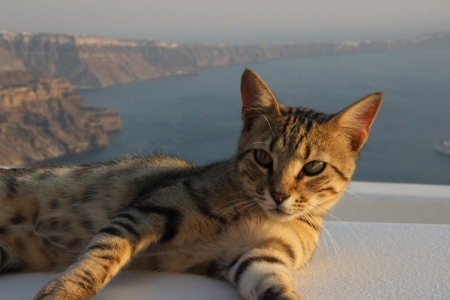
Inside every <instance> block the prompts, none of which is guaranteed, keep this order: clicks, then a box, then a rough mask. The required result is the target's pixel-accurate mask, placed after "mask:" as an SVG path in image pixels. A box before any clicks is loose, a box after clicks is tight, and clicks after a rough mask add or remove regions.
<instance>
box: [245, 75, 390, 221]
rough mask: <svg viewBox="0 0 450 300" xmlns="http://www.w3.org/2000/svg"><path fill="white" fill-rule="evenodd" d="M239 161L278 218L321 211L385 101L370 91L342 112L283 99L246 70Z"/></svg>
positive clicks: (338, 191)
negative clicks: (288, 104)
mask: <svg viewBox="0 0 450 300" xmlns="http://www.w3.org/2000/svg"><path fill="white" fill-rule="evenodd" d="M241 96H242V119H243V122H244V128H243V130H242V134H241V138H240V140H239V146H238V153H237V160H238V170H239V176H240V178H241V180H242V182H243V184H244V188H245V189H246V191H247V192H248V194H249V195H250V196H251V197H252V198H253V199H255V201H256V202H257V203H258V204H259V205H260V206H261V207H262V208H263V209H264V210H265V211H266V212H267V214H268V215H269V216H271V217H272V218H274V219H276V220H279V221H287V220H291V219H293V218H297V217H305V216H306V217H307V216H317V215H320V216H322V215H323V214H324V213H325V212H326V210H328V209H330V208H331V207H332V206H333V205H334V204H335V203H336V202H337V201H338V199H339V198H340V197H341V195H342V194H343V193H344V191H345V189H346V187H347V184H348V183H349V181H350V178H351V177H352V174H353V171H354V169H355V165H356V159H357V158H358V154H359V151H360V150H361V148H362V147H363V145H364V143H365V141H366V139H367V137H368V134H369V128H370V126H371V125H372V122H373V120H374V118H375V116H376V114H377V112H378V109H379V107H380V105H381V99H382V94H381V93H377V94H371V95H369V96H367V97H365V98H363V99H361V100H359V101H357V102H356V103H354V104H353V105H351V106H349V107H347V108H346V109H344V110H343V111H341V112H340V113H337V114H331V115H329V114H324V113H321V112H318V111H315V110H311V109H308V108H300V107H285V106H283V105H282V104H280V103H279V102H278V101H277V100H276V99H275V97H274V96H273V94H272V93H271V91H270V90H269V88H268V87H267V85H266V84H265V83H264V81H263V80H262V79H261V78H260V77H259V76H258V75H257V74H256V73H254V72H252V71H250V70H245V71H244V73H243V75H242V79H241Z"/></svg>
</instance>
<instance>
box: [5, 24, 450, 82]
mask: <svg viewBox="0 0 450 300" xmlns="http://www.w3.org/2000/svg"><path fill="white" fill-rule="evenodd" d="M424 47H447V48H448V47H450V32H446V33H437V34H427V35H421V36H418V37H414V38H410V39H396V40H384V41H365V42H337V43H310V44H308V43H297V44H293V43H278V44H267V45H247V46H245V45H244V46H229V45H223V44H177V43H166V42H161V41H153V40H118V39H110V38H102V37H89V36H76V35H67V34H30V33H15V32H0V71H8V70H31V71H35V70H38V71H42V72H45V73H48V74H51V75H53V76H63V77H65V78H67V79H68V80H69V81H70V82H71V83H72V84H73V85H75V86H83V87H107V86H111V85H115V84H121V83H127V82H132V81H138V80H148V79H153V78H158V77H163V76H172V75H180V74H191V73H196V72H199V70H200V69H201V68H204V67H214V66H224V65H231V64H252V63H260V62H264V61H266V60H269V59H276V58H294V57H305V56H313V55H339V54H351V53H360V52H373V51H395V50H401V49H415V48H424Z"/></svg>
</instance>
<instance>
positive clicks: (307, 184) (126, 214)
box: [0, 70, 381, 299]
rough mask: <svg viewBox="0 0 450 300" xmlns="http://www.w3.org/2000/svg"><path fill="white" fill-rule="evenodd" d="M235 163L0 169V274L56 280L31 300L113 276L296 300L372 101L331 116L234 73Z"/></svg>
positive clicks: (85, 291) (377, 97)
mask: <svg viewBox="0 0 450 300" xmlns="http://www.w3.org/2000/svg"><path fill="white" fill-rule="evenodd" d="M241 94H242V104H243V105H242V117H243V121H244V129H243V131H242V135H241V138H240V140H239V144H238V150H237V153H236V155H235V156H234V157H232V158H231V159H229V160H226V161H223V162H219V163H216V164H212V165H208V166H203V167H197V166H194V165H192V164H190V163H188V162H186V161H183V160H180V159H177V158H173V157H169V156H149V157H132V158H126V159H121V160H115V161H111V162H107V163H96V164H89V165H81V166H49V167H34V168H24V169H11V170H1V171H0V208H1V209H0V273H5V272H9V271H24V272H25V271H26V272H29V271H64V270H65V271H64V272H63V273H62V274H61V275H60V276H59V277H58V278H56V279H55V280H53V281H51V282H50V283H48V284H47V286H45V287H44V288H43V289H42V290H41V292H40V293H39V294H38V295H37V296H36V298H35V299H89V298H91V297H93V296H94V295H95V294H96V293H97V292H98V291H99V290H100V289H101V288H102V287H103V286H104V285H105V284H107V282H108V281H109V279H111V278H112V277H113V276H114V275H115V274H116V273H117V272H118V271H119V270H120V269H121V268H123V267H126V266H127V267H128V268H137V269H148V270H153V271H167V272H188V273H196V274H204V275H208V276H211V277H215V278H221V279H224V280H228V281H229V282H230V283H232V284H233V285H235V286H236V287H237V288H238V290H239V291H240V293H241V294H242V295H243V297H244V298H246V299H299V297H298V295H297V293H296V292H295V290H294V287H293V283H292V278H291V274H290V271H291V270H294V269H297V268H299V267H300V266H301V265H303V264H304V263H305V262H306V261H308V259H309V258H310V257H311V255H312V254H313V252H314V250H315V248H316V246H317V242H318V239H319V234H320V230H321V226H322V222H323V215H324V214H325V213H326V211H327V210H328V209H329V208H331V207H332V206H333V205H334V204H335V203H336V202H337V200H338V199H339V197H340V196H341V195H342V193H343V192H344V191H345V189H346V186H347V184H348V182H349V180H350V178H351V176H352V173H353V170H354V168H355V163H356V159H357V157H358V153H359V151H360V150H361V148H362V146H363V144H364V142H365V140H366V139H367V136H368V132H369V128H370V126H371V124H372V121H373V119H374V117H375V115H376V113H377V111H378V108H379V106H380V104H381V94H372V95H369V96H367V97H366V98H364V99H362V100H360V101H359V102H357V103H355V104H353V105H352V106H350V107H348V108H347V109H345V110H344V111H342V112H341V113H339V114H335V115H326V114H323V113H320V112H317V111H313V110H310V109H306V108H287V107H284V106H283V105H282V104H280V103H278V102H277V101H276V99H275V97H274V96H273V95H272V93H271V92H270V90H269V88H268V87H267V86H266V85H265V83H264V82H263V81H262V80H261V78H259V77H258V75H256V74H255V73H253V72H252V71H250V70H246V71H245V72H244V74H243V75H242V82H241Z"/></svg>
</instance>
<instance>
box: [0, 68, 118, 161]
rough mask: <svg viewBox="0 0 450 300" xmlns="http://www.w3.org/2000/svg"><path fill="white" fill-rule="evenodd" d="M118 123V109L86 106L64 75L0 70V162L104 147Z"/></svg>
mask: <svg viewBox="0 0 450 300" xmlns="http://www.w3.org/2000/svg"><path fill="white" fill-rule="evenodd" d="M120 128H121V124H120V117H119V115H118V113H117V112H116V111H109V110H106V109H102V108H93V107H87V106H86V105H85V103H84V101H83V99H82V98H81V97H80V95H79V94H77V93H76V92H74V91H73V89H72V87H71V85H70V83H69V82H68V81H67V80H66V79H64V78H54V77H51V76H49V75H46V74H43V73H40V72H26V71H9V72H3V73H0V165H23V164H26V163H29V162H32V161H39V160H44V159H47V158H51V157H57V156H62V155H67V154H72V153H79V152H82V151H87V150H93V149H98V148H102V147H104V146H106V145H107V144H108V143H109V139H108V135H107V132H108V131H112V130H119V129H120Z"/></svg>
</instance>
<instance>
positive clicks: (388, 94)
mask: <svg viewBox="0 0 450 300" xmlns="http://www.w3.org/2000/svg"><path fill="white" fill-rule="evenodd" d="M244 68H250V69H252V70H254V71H255V72H257V73H258V74H259V75H260V76H261V77H262V78H263V79H264V81H265V82H266V83H267V84H268V86H269V87H270V88H271V90H272V92H273V93H274V95H275V96H276V97H277V99H278V100H279V101H280V102H281V103H283V104H285V105H292V106H302V107H303V106H304V107H310V108H313V109H317V110H321V111H323V112H327V113H333V112H338V111H340V110H342V109H343V108H345V107H346V106H348V105H350V104H351V103H353V102H354V101H356V100H359V99H361V98H362V97H364V96H366V95H368V94H370V93H374V92H380V91H381V92H383V94H384V99H383V104H382V107H381V110H380V112H379V114H378V116H377V118H376V120H375V122H374V124H373V126H372V128H371V132H370V136H369V139H368V141H367V143H366V145H365V146H364V148H363V150H362V152H361V155H360V158H359V160H358V165H357V169H356V171H355V174H354V176H353V180H356V181H372V182H398V183H422V184H445V185H449V184H450V156H448V155H444V154H441V153H438V152H437V151H436V150H435V144H436V142H438V141H439V140H440V139H444V138H450V49H436V50H428V49H427V50H425V49H422V50H411V51H396V52H380V53H363V54H350V55H335V56H317V57H305V58H296V59H278V60H270V61H267V62H265V63H262V64H254V65H237V66H226V67H217V68H206V69H202V70H201V72H200V73H199V74H195V75H185V76H176V77H167V78H160V79H155V80H150V81H142V82H134V83H130V84H124V85H118V86H113V87H109V88H104V89H87V90H79V91H78V92H79V93H80V94H81V95H82V97H83V98H84V99H85V101H86V103H87V105H89V106H97V107H106V108H109V109H115V110H118V111H119V113H120V116H121V118H122V124H123V130H122V131H120V132H116V133H113V134H111V136H110V138H111V143H110V144H109V145H108V146H107V147H106V148H104V149H101V150H97V151H91V152H86V153H81V154H77V155H70V156H66V157H60V158H56V159H51V160H48V161H45V162H41V163H40V164H60V163H63V164H84V163H90V162H97V161H105V160H110V159H114V158H118V157H124V156H130V155H147V154H152V153H153V154H154V153H168V154H171V155H175V156H179V157H182V158H185V159H187V160H189V161H191V162H194V163H197V164H208V163H211V162H215V161H218V160H223V159H227V158H229V157H231V156H232V155H233V154H234V153H235V150H236V145H237V139H238V137H239V134H240V131H241V129H242V121H241V116H240V112H241V101H240V93H239V83H240V76H241V74H242V72H243V70H244Z"/></svg>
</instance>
